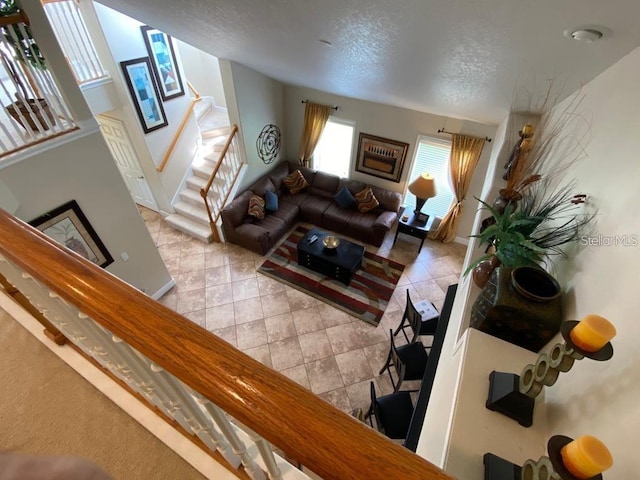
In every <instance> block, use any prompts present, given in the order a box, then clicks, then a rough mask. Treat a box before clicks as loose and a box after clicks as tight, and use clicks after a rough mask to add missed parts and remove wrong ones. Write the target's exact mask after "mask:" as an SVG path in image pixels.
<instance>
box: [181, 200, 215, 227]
mask: <svg viewBox="0 0 640 480" xmlns="http://www.w3.org/2000/svg"><path fill="white" fill-rule="evenodd" d="M173 208H174V210H175V211H176V212H177V213H179V214H180V215H182V216H184V217H187V218H188V219H190V220H193V221H194V222H198V223H201V224H202V225H205V226H207V227H208V226H209V215H208V214H207V209H206V208H205V207H204V202H202V203H201V204H200V205H197V206H196V205H194V204H193V203H189V202H183V201H179V202H178V203H176V204H175V205H174V206H173Z"/></svg>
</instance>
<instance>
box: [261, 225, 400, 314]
mask: <svg viewBox="0 0 640 480" xmlns="http://www.w3.org/2000/svg"><path fill="white" fill-rule="evenodd" d="M308 231H309V229H308V228H305V227H302V226H298V227H297V228H296V229H295V230H294V231H293V233H291V234H290V235H289V236H288V237H287V239H286V240H284V241H283V242H282V243H281V244H280V245H279V246H278V248H276V250H275V251H274V252H273V253H272V254H271V255H270V256H269V257H268V258H267V259H266V260H265V261H264V263H263V264H262V265H261V266H260V268H258V272H260V273H262V274H264V275H267V276H268V277H271V278H274V279H276V280H278V281H280V282H283V283H285V284H287V285H289V286H290V287H292V288H295V289H297V290H300V291H302V292H304V293H306V294H308V295H311V296H312V297H315V298H317V299H319V300H322V301H323V302H325V303H328V304H329V305H333V306H334V307H336V308H339V309H341V310H344V311H345V312H347V313H349V314H351V315H353V316H354V317H357V318H359V319H360V320H364V321H365V322H368V323H370V324H372V325H378V323H379V322H380V319H381V318H382V315H383V314H384V311H385V309H386V308H387V305H388V303H389V300H390V299H391V294H392V293H393V290H394V289H395V288H396V284H397V283H398V280H399V279H400V275H402V271H403V270H404V265H402V264H400V263H397V262H394V261H393V260H388V259H386V258H382V257H379V256H378V255H375V254H373V253H371V252H367V251H365V253H364V259H363V261H362V268H361V269H359V270H358V271H357V272H356V274H355V275H354V277H353V280H352V281H351V283H350V284H349V286H348V287H347V286H346V285H344V284H343V283H342V282H338V281H337V280H332V279H330V278H328V277H326V276H324V275H322V274H320V273H316V272H314V271H312V270H309V269H307V268H305V267H302V266H300V265H298V261H297V260H298V254H297V250H296V245H297V244H298V241H300V239H301V238H302V237H304V235H305V234H306V233H307V232H308Z"/></svg>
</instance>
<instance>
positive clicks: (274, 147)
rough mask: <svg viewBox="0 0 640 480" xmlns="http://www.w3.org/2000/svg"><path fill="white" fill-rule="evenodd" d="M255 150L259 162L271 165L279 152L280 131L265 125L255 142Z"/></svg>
mask: <svg viewBox="0 0 640 480" xmlns="http://www.w3.org/2000/svg"><path fill="white" fill-rule="evenodd" d="M256 148H257V149H258V156H259V157H260V160H262V161H263V162H264V163H266V164H269V163H273V161H274V160H275V159H276V158H277V157H278V153H279V152H280V129H279V128H278V127H277V126H276V125H271V124H269V125H265V127H264V128H263V129H262V131H261V132H260V135H258V140H256Z"/></svg>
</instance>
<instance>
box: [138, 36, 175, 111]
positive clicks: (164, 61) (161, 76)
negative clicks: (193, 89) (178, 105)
mask: <svg viewBox="0 0 640 480" xmlns="http://www.w3.org/2000/svg"><path fill="white" fill-rule="evenodd" d="M140 30H142V36H143V37H144V43H145V45H146V46H147V52H148V53H149V58H150V59H151V66H152V67H153V73H154V74H155V77H156V81H157V82H158V87H159V88H160V95H161V96H162V100H165V101H166V100H169V99H171V98H175V97H179V96H180V95H184V87H183V86H182V77H181V76H180V71H179V70H178V63H177V62H176V54H175V51H174V50H173V42H172V41H171V37H170V36H169V35H167V34H166V33H164V32H161V31H160V30H158V29H156V28H153V27H147V26H146V25H143V26H141V27H140Z"/></svg>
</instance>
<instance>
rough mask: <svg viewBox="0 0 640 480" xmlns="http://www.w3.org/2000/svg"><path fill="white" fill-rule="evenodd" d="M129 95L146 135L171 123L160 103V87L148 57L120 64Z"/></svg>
mask: <svg viewBox="0 0 640 480" xmlns="http://www.w3.org/2000/svg"><path fill="white" fill-rule="evenodd" d="M120 67H122V72H123V73H124V78H125V80H126V82H127V87H128V88H129V94H130V95H131V99H132V100H133V104H134V105H135V107H136V113H137V114H138V118H139V119H140V124H141V125H142V130H144V133H149V132H153V131H154V130H157V129H158V128H162V127H166V126H167V125H168V124H169V123H168V122H167V117H166V115H165V113H164V108H163V107H162V102H161V101H160V95H159V94H158V87H157V86H156V83H155V81H154V80H153V75H152V73H151V62H149V59H148V58H147V57H143V58H135V59H133V60H127V61H126V62H120Z"/></svg>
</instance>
